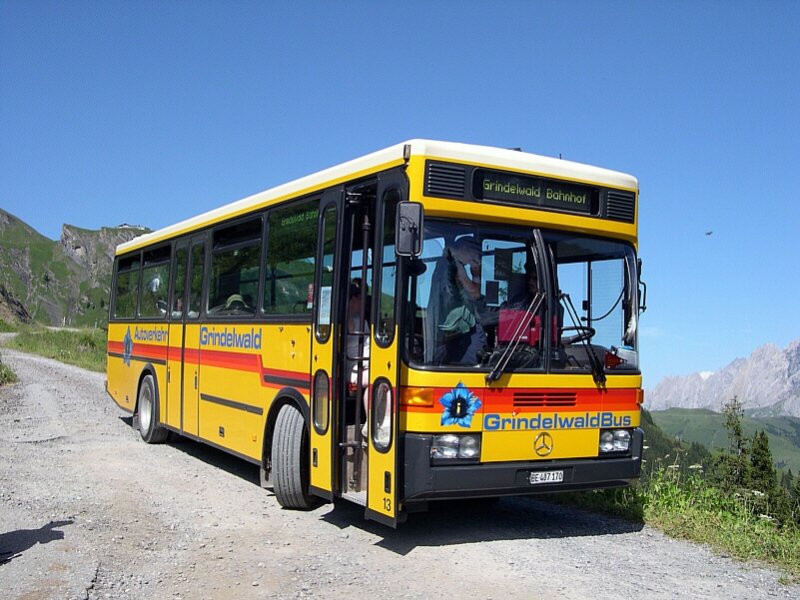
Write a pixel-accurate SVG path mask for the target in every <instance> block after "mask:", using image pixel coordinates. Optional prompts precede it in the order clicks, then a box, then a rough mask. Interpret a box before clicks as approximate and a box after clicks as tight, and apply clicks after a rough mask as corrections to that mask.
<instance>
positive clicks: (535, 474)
mask: <svg viewBox="0 0 800 600" xmlns="http://www.w3.org/2000/svg"><path fill="white" fill-rule="evenodd" d="M560 481H564V471H531V474H530V475H529V476H528V483H530V484H531V485H536V484H538V483H558V482H560Z"/></svg>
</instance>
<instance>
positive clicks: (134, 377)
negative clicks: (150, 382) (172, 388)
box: [106, 323, 140, 412]
mask: <svg viewBox="0 0 800 600" xmlns="http://www.w3.org/2000/svg"><path fill="white" fill-rule="evenodd" d="M130 327H131V324H129V323H109V325H108V356H107V364H106V374H107V378H108V393H109V394H110V396H111V397H112V398H113V399H114V402H116V403H117V404H118V405H119V406H120V408H122V409H124V410H127V411H128V412H133V409H134V408H135V407H136V392H137V390H136V387H137V384H138V381H139V373H140V369H134V368H132V367H131V361H130V357H129V355H128V356H127V357H126V353H125V341H124V340H125V336H126V332H130V333H129V335H131V336H132V335H133V333H132V331H131V329H130Z"/></svg>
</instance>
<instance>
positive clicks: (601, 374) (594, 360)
mask: <svg viewBox="0 0 800 600" xmlns="http://www.w3.org/2000/svg"><path fill="white" fill-rule="evenodd" d="M560 299H561V300H566V302H565V303H564V304H565V306H566V307H567V312H568V313H569V318H570V319H571V320H572V323H573V325H575V329H577V330H578V331H581V330H587V331H589V330H591V328H590V327H588V326H585V325H581V324H580V319H579V318H578V311H577V310H575V306H574V305H573V304H572V298H570V297H569V294H567V293H565V292H561V295H560ZM592 331H593V330H592ZM576 337H578V339H580V341H581V343H582V344H583V345H584V347H585V348H586V357H587V358H588V359H589V364H590V365H591V367H592V378H593V379H594V382H595V383H596V384H597V385H605V383H606V372H605V369H604V368H603V363H602V361H601V360H600V358H599V357H598V356H597V354H596V353H595V351H594V348H593V347H592V345H591V344H590V343H589V338H588V337H587V336H585V335H578V336H576Z"/></svg>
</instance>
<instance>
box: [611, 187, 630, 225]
mask: <svg viewBox="0 0 800 600" xmlns="http://www.w3.org/2000/svg"><path fill="white" fill-rule="evenodd" d="M635 207H636V199H635V196H634V195H633V194H631V193H630V192H618V191H613V190H609V191H608V198H607V202H606V215H607V216H608V218H609V219H614V220H615V221H625V222H626V223H633V217H634V212H635Z"/></svg>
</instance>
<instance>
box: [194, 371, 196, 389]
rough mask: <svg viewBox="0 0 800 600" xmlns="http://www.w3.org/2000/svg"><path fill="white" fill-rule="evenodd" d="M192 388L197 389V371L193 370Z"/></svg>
mask: <svg viewBox="0 0 800 600" xmlns="http://www.w3.org/2000/svg"><path fill="white" fill-rule="evenodd" d="M194 389H197V371H195V372H194Z"/></svg>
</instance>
